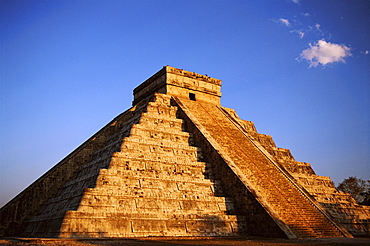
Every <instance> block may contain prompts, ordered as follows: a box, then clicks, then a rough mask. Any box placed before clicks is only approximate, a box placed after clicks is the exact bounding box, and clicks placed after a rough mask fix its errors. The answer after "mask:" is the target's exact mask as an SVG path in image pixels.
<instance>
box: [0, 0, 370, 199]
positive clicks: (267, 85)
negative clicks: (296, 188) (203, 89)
mask: <svg viewBox="0 0 370 246" xmlns="http://www.w3.org/2000/svg"><path fill="white" fill-rule="evenodd" d="M0 6H1V9H0V11H1V12H0V21H1V60H0V69H1V71H0V72H1V88H0V90H1V99H0V100H1V125H0V134H1V135H0V137H1V149H0V154H1V155H0V158H1V159H0V161H1V162H0V164H1V169H0V206H1V205H3V204H4V203H5V202H7V201H8V200H10V199H11V198H12V197H14V196H15V195H16V194H18V193H19V192H20V191H22V190H23V189H24V188H26V187H27V186H28V185H29V184H31V183H32V182H33V181H34V180H36V179H37V178H38V177H40V176H41V175H42V174H44V173H45V172H46V171H47V170H48V169H50V168H51V167H53V166H54V165H55V164H56V163H58V162H59V161H60V160H61V159H62V158H64V157H65V156H66V155H67V154H68V153H70V152H71V151H73V150H74V149H75V148H76V147H78V146H79V145H80V144H81V143H83V142H84V141H85V140H86V139H88V138H89V137H90V136H91V135H93V134H94V133H95V132H97V131H98V130H99V129H100V128H102V127H103V126H104V125H105V124H106V123H108V122H109V121H110V120H111V119H113V118H114V117H115V116H117V115H118V114H119V113H121V112H123V111H125V110H126V109H128V108H129V107H130V106H131V102H132V99H133V97H132V91H133V89H134V88H135V87H136V86H137V85H139V84H140V83H141V82H143V81H144V80H145V79H147V78H148V77H150V76H151V75H153V74H154V73H155V72H157V71H158V70H159V69H161V68H162V66H164V65H170V66H173V67H177V68H181V69H185V70H188V71H194V72H197V73H201V74H208V75H209V76H211V77H214V78H217V79H221V80H223V87H222V93H223V96H222V99H221V104H222V105H223V106H224V107H229V108H233V109H235V110H236V111H237V113H238V114H239V116H240V117H241V118H242V119H244V120H251V121H253V122H254V123H255V124H256V127H257V130H258V131H259V132H260V133H264V134H269V135H271V136H272V137H273V139H274V140H275V142H276V144H277V146H278V147H282V148H288V149H290V150H291V152H292V154H293V156H294V157H295V158H296V160H298V161H304V162H309V163H311V165H312V167H313V168H314V170H315V171H316V173H317V174H318V175H323V176H330V177H331V178H332V179H333V180H334V181H335V182H336V184H338V183H339V182H341V181H343V179H345V178H347V177H349V176H357V177H359V178H362V179H370V168H369V166H370V165H369V163H370V153H369V150H370V140H369V139H370V137H369V135H370V134H369V128H370V127H369V126H370V124H369V122H370V114H369V111H370V110H369V104H370V103H369V94H370V89H369V54H368V53H369V50H370V47H369V31H368V29H369V17H368V16H369V15H368V13H369V6H370V2H369V1H366V0H364V1H360V0H351V1H343V0H335V1H331V0H325V1H321V0H320V1H308V0H300V1H298V0H295V1H291V0H280V1H278V0H276V1H260V0H249V1H247V0H243V1H236V0H229V1H211V0H209V1H202V0H199V1H195V0H193V1H191V0H189V1H175V0H172V1H171V0H168V1H167V0H156V1H128V0H127V1H123V0H122V1H119V0H116V1H108V0H107V1H89V0H84V1H82V0H81V1H77V0H76V1H73V0H71V1H56V0H54V1H53V0H50V1H44V0H38V1H33V0H27V1H26V0H24V1H19V0H11V1H10V0H1V1H0Z"/></svg>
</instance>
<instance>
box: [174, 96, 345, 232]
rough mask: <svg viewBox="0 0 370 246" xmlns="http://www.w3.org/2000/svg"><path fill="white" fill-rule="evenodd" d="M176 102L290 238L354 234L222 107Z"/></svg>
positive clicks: (197, 102) (195, 102)
mask: <svg viewBox="0 0 370 246" xmlns="http://www.w3.org/2000/svg"><path fill="white" fill-rule="evenodd" d="M175 101H176V102H177V104H178V105H179V106H180V107H181V108H182V110H184V111H185V114H186V115H187V116H188V117H189V118H190V119H191V120H192V121H193V122H194V123H195V124H196V125H198V127H200V128H202V129H201V132H203V133H204V135H205V137H206V138H207V140H208V141H210V142H213V143H214V145H216V146H215V147H216V148H218V149H219V152H222V154H223V155H224V156H223V157H224V159H226V162H228V164H229V165H231V166H233V167H232V168H233V169H234V170H235V171H236V173H237V175H238V176H239V177H240V178H241V179H242V180H244V182H243V183H244V184H245V185H246V186H247V188H248V190H250V191H251V192H253V193H254V194H255V195H256V198H257V200H258V201H259V203H260V204H261V205H262V206H263V207H264V208H265V210H266V211H267V212H268V213H269V214H270V216H271V217H272V218H273V219H274V220H275V222H276V223H277V224H278V225H279V226H280V228H281V229H282V230H283V231H284V232H285V233H286V234H287V236H288V237H290V238H294V237H298V238H310V237H343V236H350V235H348V233H346V232H345V231H344V232H343V231H342V230H341V228H339V227H338V226H337V225H335V224H334V223H333V222H332V221H331V220H330V219H329V218H328V217H327V216H326V215H325V212H324V211H322V210H320V208H319V207H317V204H315V202H314V201H312V200H311V199H310V198H309V195H307V194H305V192H304V191H303V190H301V189H300V188H299V187H298V186H297V185H296V184H295V183H294V182H293V181H292V180H291V179H290V178H289V174H288V173H286V172H284V171H283V170H282V169H280V168H279V167H278V166H277V165H276V164H274V163H273V162H272V161H271V160H269V159H268V158H267V156H266V153H263V152H262V150H260V149H259V148H257V147H256V145H255V144H254V143H253V142H252V141H251V140H250V138H248V137H247V135H246V134H247V133H246V132H243V131H242V130H241V129H240V128H238V127H237V125H235V122H232V119H231V118H230V117H228V116H227V113H226V112H224V111H223V110H222V108H220V107H218V106H217V105H215V104H209V103H206V102H200V101H192V100H188V99H184V98H181V99H180V98H175Z"/></svg>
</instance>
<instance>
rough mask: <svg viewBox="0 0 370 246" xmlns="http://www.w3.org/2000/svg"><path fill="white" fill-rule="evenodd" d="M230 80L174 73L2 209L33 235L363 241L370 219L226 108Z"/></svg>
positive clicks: (167, 70) (13, 224) (11, 225)
mask: <svg viewBox="0 0 370 246" xmlns="http://www.w3.org/2000/svg"><path fill="white" fill-rule="evenodd" d="M220 88H221V81H220V80H217V79H214V78H210V77H208V76H204V75H200V74H196V73H193V72H187V71H184V70H181V69H176V68H172V67H169V66H165V67H163V69H161V70H160V71H158V72H157V73H156V74H155V75H153V76H152V77H150V78H149V79H148V80H146V81H145V82H144V83H142V84H141V85H139V86H138V87H137V88H136V89H135V90H134V101H133V107H132V108H130V109H128V110H127V111H125V112H123V113H122V114H120V115H119V116H117V117H116V118H115V119H113V120H112V121H111V122H110V123H108V124H107V125H106V126H105V127H103V128H102V129H101V130H100V131H98V132H97V133H96V134H95V135H93V136H92V137H91V138H90V139H88V140H87V141H86V142H85V143H83V144H82V145H81V146H79V147H78V148H77V149H76V150H74V151H73V152H72V153H71V154H69V155H68V156H67V157H65V158H64V159H63V160H62V161H61V162H59V163H58V164H57V165H55V166H54V167H53V168H52V169H50V170H49V171H48V172H47V173H45V174H44V175H43V176H42V177H40V178H39V179H38V180H36V181H35V182H34V183H33V184H31V185H30V186H29V187H28V188H26V189H25V190H24V191H23V192H21V193H20V194H19V195H18V196H16V197H15V198H14V199H13V200H11V201H10V202H9V203H8V204H6V205H5V206H4V207H3V208H1V210H0V222H1V226H0V233H1V234H2V235H7V236H27V237H62V238H64V237H67V238H70V237H76V238H88V237H111V238H112V237H113V238H122V237H148V236H192V237H194V236H235V235H258V236H268V237H286V238H317V237H352V235H365V234H366V233H368V232H369V222H370V219H369V218H370V210H369V208H368V207H365V206H360V205H358V204H356V203H355V201H354V200H353V199H352V198H351V197H350V196H349V195H348V194H346V193H343V192H338V191H337V190H336V189H335V187H334V185H333V182H332V181H331V180H330V178H327V177H322V176H318V175H316V174H315V173H314V171H313V170H312V168H311V166H310V164H308V163H303V162H297V161H295V160H294V158H293V156H292V155H291V153H290V151H289V150H287V149H282V148H278V147H276V145H275V143H274V142H273V140H272V138H271V137H270V136H268V135H264V134H260V133H258V132H257V131H256V128H255V127H254V124H253V123H252V122H250V121H244V120H241V119H240V118H239V117H238V116H237V114H236V112H235V111H234V110H232V109H228V108H224V107H222V106H221V105H220V97H221V92H220Z"/></svg>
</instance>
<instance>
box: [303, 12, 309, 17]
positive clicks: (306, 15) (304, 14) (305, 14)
mask: <svg viewBox="0 0 370 246" xmlns="http://www.w3.org/2000/svg"><path fill="white" fill-rule="evenodd" d="M301 15H303V16H305V17H308V16H311V14H310V13H301Z"/></svg>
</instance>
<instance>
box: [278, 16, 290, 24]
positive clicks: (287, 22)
mask: <svg viewBox="0 0 370 246" xmlns="http://www.w3.org/2000/svg"><path fill="white" fill-rule="evenodd" d="M278 22H280V23H282V24H284V25H286V26H290V22H289V20H287V19H283V18H280V19H279V21H278Z"/></svg>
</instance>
